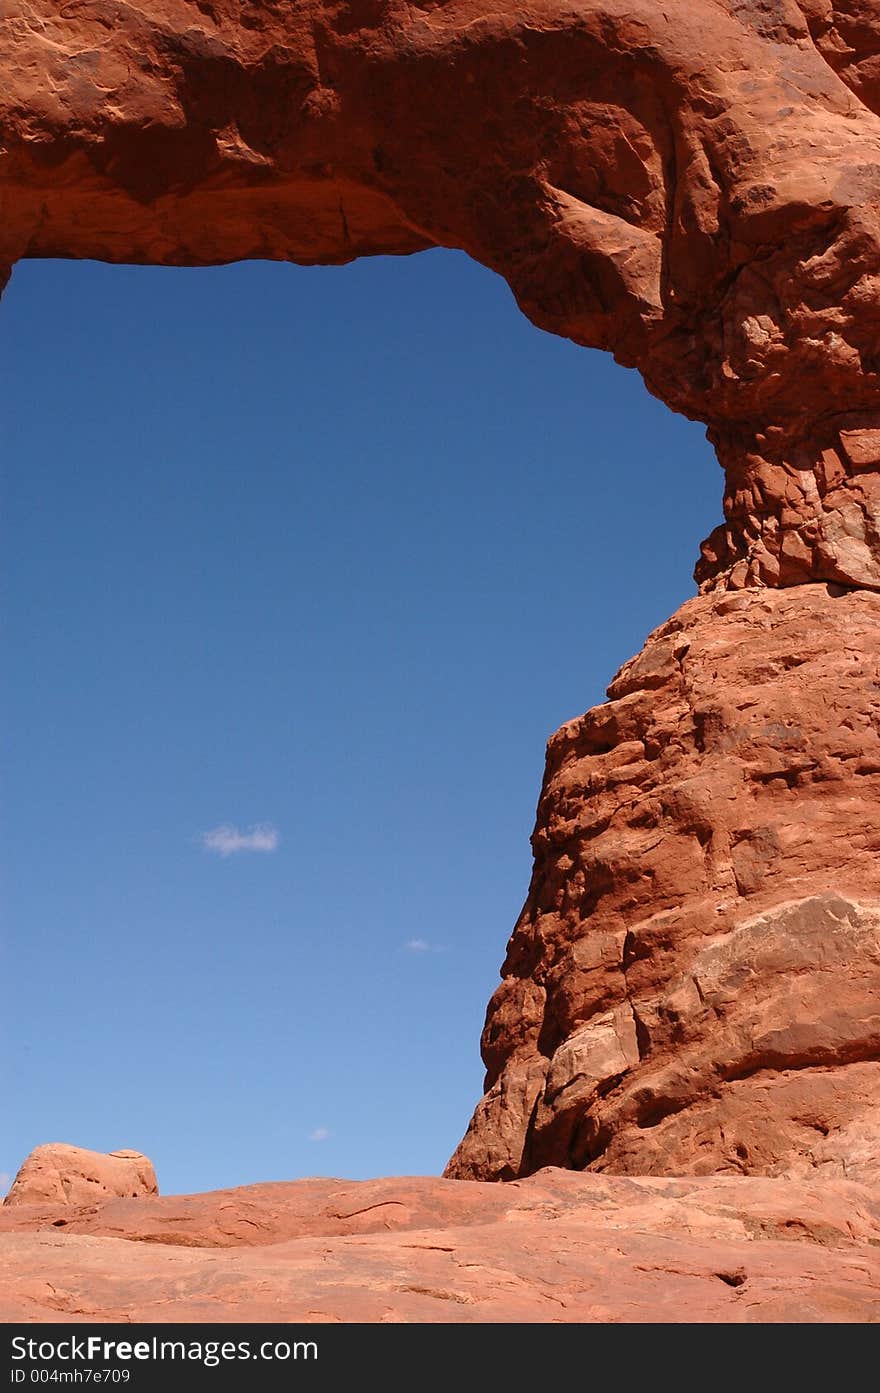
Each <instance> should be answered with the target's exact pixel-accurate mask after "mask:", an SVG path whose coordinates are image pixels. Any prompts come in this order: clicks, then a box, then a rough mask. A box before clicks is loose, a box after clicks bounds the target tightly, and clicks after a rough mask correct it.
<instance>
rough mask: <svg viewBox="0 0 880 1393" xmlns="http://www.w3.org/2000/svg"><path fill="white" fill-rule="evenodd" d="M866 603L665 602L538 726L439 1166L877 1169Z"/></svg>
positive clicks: (481, 1171)
mask: <svg viewBox="0 0 880 1393" xmlns="http://www.w3.org/2000/svg"><path fill="white" fill-rule="evenodd" d="M878 657H880V596H877V595H875V594H872V593H870V592H867V591H847V592H841V591H837V590H835V588H834V587H825V586H819V585H810V586H799V587H796V588H794V589H790V590H748V591H744V592H742V593H740V594H736V595H730V594H727V595H706V596H702V597H698V598H697V599H694V600H691V601H689V602H688V603H687V604H685V605H683V606H682V608H681V609H680V610H679V611H678V613H677V614H676V615H674V616H673V618H672V619H670V620H669V621H668V623H666V624H664V625H663V626H662V627H661V628H660V629H658V630H657V631H656V632H655V633H654V634H653V635H652V636H651V638H650V639H649V640H648V642H647V644H646V645H645V647H644V649H643V650H642V652H641V653H640V654H639V655H638V657H637V658H635V659H633V661H632V662H630V663H627V664H626V665H625V666H624V667H623V668H622V669H621V671H620V672H619V673H618V675H617V676H616V678H615V679H614V681H613V682H612V683H611V686H610V688H609V696H610V700H609V701H608V703H607V704H606V705H603V706H598V707H595V708H594V709H593V710H591V711H588V712H587V713H586V715H584V716H581V717H580V718H579V719H577V720H575V721H571V722H570V723H569V724H568V725H566V726H563V727H562V729H561V730H560V731H558V732H557V733H556V735H554V736H553V738H552V739H551V741H550V743H549V746H548V753H547V768H546V774H545V779H544V787H543V791H542V794H541V800H540V804H539V808H538V819H537V827H536V830H535V834H534V838H533V845H534V853H535V869H534V875H533V879H532V885H531V889H530V892H529V897H528V900H527V902H526V905H525V908H524V909H523V912H522V915H521V917H520V920H519V922H518V924H517V926H516V929H515V930H514V933H513V937H512V938H511V940H510V944H509V947H508V953H507V960H506V962H505V965H504V969H503V980H502V983H501V985H500V987H499V988H498V990H497V991H496V993H495V995H494V997H493V999H492V1002H491V1003H490V1006H489V1011H488V1015H487V1020H486V1028H485V1031H484V1034H483V1057H484V1060H485V1063H486V1068H487V1077H486V1084H487V1090H488V1091H487V1093H486V1095H485V1097H484V1099H483V1100H482V1102H481V1103H480V1104H479V1105H478V1107H477V1110H476V1113H475V1115H474V1118H473V1121H472V1123H471V1127H470V1130H469V1132H468V1134H467V1136H466V1137H465V1138H464V1140H463V1142H462V1143H461V1146H460V1147H459V1149H458V1151H457V1152H456V1155H455V1156H454V1157H453V1159H452V1161H451V1162H450V1166H449V1170H448V1174H450V1175H456V1176H475V1177H479V1178H483V1179H486V1178H492V1177H494V1178H507V1177H510V1176H514V1175H520V1174H523V1173H528V1172H529V1171H531V1170H534V1169H536V1168H537V1167H540V1166H543V1165H547V1164H555V1165H569V1166H573V1167H578V1168H580V1167H588V1168H591V1169H593V1170H611V1171H616V1172H625V1173H628V1174H696V1175H700V1174H707V1173H709V1172H717V1171H729V1172H741V1173H744V1174H755V1173H759V1174H767V1175H781V1174H788V1175H804V1174H810V1173H815V1172H820V1173H829V1174H837V1175H842V1176H850V1177H858V1178H861V1179H864V1180H868V1179H874V1180H876V1179H878V1178H880V818H878V816H877V812H878V808H880V663H878Z"/></svg>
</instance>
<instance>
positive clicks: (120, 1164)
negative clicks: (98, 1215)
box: [3, 1142, 159, 1205]
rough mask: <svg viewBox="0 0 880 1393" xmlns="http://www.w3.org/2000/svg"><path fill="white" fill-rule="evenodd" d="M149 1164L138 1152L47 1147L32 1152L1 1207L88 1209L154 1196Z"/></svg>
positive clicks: (156, 1190) (153, 1177)
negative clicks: (93, 1205) (113, 1201)
mask: <svg viewBox="0 0 880 1393" xmlns="http://www.w3.org/2000/svg"><path fill="white" fill-rule="evenodd" d="M158 1193H159V1186H158V1184H157V1183H156V1172H155V1171H154V1170H153V1163H152V1162H151V1161H150V1160H149V1159H148V1157H146V1156H143V1155H142V1154H141V1153H140V1151H111V1152H109V1153H105V1152H103V1151H87V1150H86V1149H85V1148H84V1147H81V1146H67V1145H65V1144H64V1143H63V1142H50V1143H49V1144H48V1145H46V1146H38V1147H36V1148H35V1149H34V1150H33V1151H32V1152H31V1154H30V1155H29V1156H28V1157H27V1159H26V1160H25V1161H24V1163H23V1164H22V1166H21V1169H20V1170H19V1172H18V1175H17V1176H16V1177H15V1180H14V1181H13V1182H12V1186H11V1188H10V1190H9V1193H8V1195H7V1196H6V1199H5V1200H4V1201H3V1203H4V1204H74V1205H76V1204H89V1203H91V1202H92V1201H94V1200H102V1199H111V1198H123V1199H135V1198H137V1197H139V1196H148V1195H158Z"/></svg>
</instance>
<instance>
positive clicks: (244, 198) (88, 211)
mask: <svg viewBox="0 0 880 1393" xmlns="http://www.w3.org/2000/svg"><path fill="white" fill-rule="evenodd" d="M0 63H2V70H3V77H4V81H3V84H2V95H0V152H2V153H0V196H2V219H0V263H2V262H6V263H8V264H11V263H12V262H14V261H15V260H16V259H17V258H19V257H22V256H75V257H82V256H87V257H98V258H101V259H104V260H109V261H136V262H156V263H162V264H171V263H174V264H182V265H196V264H208V263H215V262H222V261H228V260H232V259H235V258H240V257H271V258H276V259H281V260H294V261H301V262H342V261H348V260H351V259H352V258H353V257H356V256H359V255H369V254H374V253H378V252H391V253H401V252H411V251H417V250H419V249H421V248H425V247H430V246H448V247H460V248H463V249H464V250H466V251H468V252H469V253H470V254H471V255H472V256H474V257H476V258H477V259H478V260H480V261H482V262H484V263H485V264H486V265H487V266H490V267H492V268H493V269H494V270H496V271H498V272H500V274H501V275H503V276H505V277H506V278H507V280H508V281H509V283H510V285H511V287H512V289H513V292H514V294H515V295H516V297H517V299H518V301H519V303H520V305H521V306H522V308H523V310H524V311H525V313H526V314H528V315H529V316H530V317H531V318H532V319H533V320H534V322H535V323H536V324H539V325H541V326H542V327H544V328H546V329H550V330H552V331H553V332H554V333H559V334H564V335H567V336H569V337H570V338H572V339H574V340H575V341H576V342H578V343H582V344H588V345H592V346H595V347H600V348H608V349H611V350H612V351H613V352H614V353H615V355H616V356H617V358H618V359H619V360H620V361H621V362H623V363H626V364H628V365H633V366H637V367H638V368H639V369H640V370H641V371H642V372H643V373H644V375H645V379H646V381H647V383H648V385H649V387H650V389H651V391H652V392H654V393H656V394H657V395H658V396H660V397H661V398H662V399H663V400H664V401H666V402H668V403H669V404H670V405H671V406H672V407H673V408H674V409H675V410H677V411H683V412H685V413H686V414H688V415H690V416H692V417H696V418H698V419H700V420H704V421H705V422H706V423H707V424H708V426H709V431H710V437H711V439H712V440H713V442H714V443H715V445H716V446H717V449H718V453H719V456H720V459H721V462H722V464H723V465H724V467H725V469H726V471H727V491H726V496H725V512H726V517H727V522H726V524H725V526H724V527H722V528H719V529H718V530H717V531H716V532H715V533H713V535H712V537H711V538H710V539H709V541H708V542H707V543H706V544H705V545H704V549H703V557H702V560H701V562H700V564H699V567H698V576H699V579H700V583H701V584H702V585H703V586H705V587H713V586H719V585H720V586H730V587H734V588H736V587H742V586H744V585H750V584H755V583H758V582H761V583H766V584H771V585H782V586H785V585H792V584H796V583H799V582H802V581H805V580H809V579H822V580H831V581H841V582H846V583H849V584H855V585H860V586H869V587H873V588H875V589H876V588H880V562H878V557H877V547H876V542H877V537H878V531H880V468H878V462H877V460H876V458H871V457H870V456H871V448H873V447H869V445H868V444H867V442H869V441H871V440H873V439H874V438H875V436H876V433H877V431H878V430H880V360H878V351H877V343H878V330H880V118H878V113H880V18H878V14H877V10H876V7H875V6H871V5H869V4H867V3H866V0H802V3H800V4H798V3H795V0H774V3H773V4H772V5H770V4H768V3H766V0H668V3H666V4H664V5H658V4H656V3H655V0H582V3H579V4H578V5H576V6H571V5H568V4H564V3H561V0H548V2H547V3H542V4H541V5H534V4H525V5H524V4H522V3H520V0H517V2H516V3H512V0H497V3H496V4H495V6H494V7H489V8H488V9H487V7H486V6H485V4H482V3H477V0H450V3H446V4H435V3H433V0H424V3H419V4H416V5H411V4H404V3H402V0H387V3H383V4H382V5H379V6H376V5H372V4H367V3H365V0H356V3H352V4H346V5H344V6H334V5H331V4H328V3H325V0H293V3H291V4H287V5H283V6H278V5H271V6H270V5H254V4H249V5H245V6H244V7H243V6H242V5H241V4H239V3H238V0H206V3H204V4H198V5H194V4H192V3H189V0H160V3H158V4H156V5H151V6H149V7H147V8H144V7H140V8H138V7H135V6H133V5H131V4H129V3H128V0H74V3H71V4H67V5H64V6H59V5H58V4H56V3H53V0H9V3H8V4H7V6H6V9H5V18H4V24H3V30H2V37H0ZM859 437H861V442H862V443H859ZM857 457H859V458H858V459H857Z"/></svg>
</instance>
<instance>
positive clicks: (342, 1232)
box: [0, 1170, 880, 1324]
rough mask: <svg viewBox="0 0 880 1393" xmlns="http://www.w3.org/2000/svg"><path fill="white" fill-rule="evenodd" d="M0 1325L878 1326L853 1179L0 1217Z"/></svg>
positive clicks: (874, 1270) (300, 1186)
mask: <svg viewBox="0 0 880 1393" xmlns="http://www.w3.org/2000/svg"><path fill="white" fill-rule="evenodd" d="M0 1293H2V1295H0V1320H3V1321H16V1320H17V1321H27V1322H41V1321H49V1322H58V1321H85V1322H88V1323H89V1324H93V1323H94V1322H96V1321H115V1322H123V1321H159V1322H167V1321H197V1322H198V1321H221V1322H226V1321H240V1322H246V1321H286V1322H299V1321H310V1322H315V1323H321V1322H327V1321H374V1322H419V1323H422V1322H443V1323H448V1322H453V1321H454V1322H497V1321H501V1322H512V1321H517V1322H518V1321H529V1322H535V1321H539V1322H560V1321H651V1322H657V1321H712V1322H723V1323H725V1324H739V1323H744V1322H767V1321H785V1322H788V1321H798V1322H811V1321H849V1322H852V1321H876V1320H878V1319H880V1204H878V1201H877V1196H876V1193H873V1192H872V1191H870V1190H867V1189H865V1188H864V1187H863V1186H860V1185H858V1184H855V1183H853V1182H846V1181H833V1180H819V1181H812V1182H807V1181H803V1182H798V1181H788V1180H785V1181H783V1180H767V1179H759V1180H747V1179H743V1178H742V1177H739V1178H736V1179H731V1178H730V1177H727V1176H720V1177H712V1178H709V1179H702V1180H651V1179H643V1180H630V1179H627V1178H624V1177H609V1176H599V1175H573V1174H572V1173H571V1172H566V1171H559V1170H556V1171H544V1172H542V1173H541V1175H539V1176H535V1177H532V1178H531V1179H529V1180H527V1181H523V1182H513V1183H512V1184H510V1185H505V1186H498V1185H480V1184H475V1183H468V1182H466V1181H463V1182H457V1183H452V1182H449V1181H443V1180H435V1179H428V1178H421V1179H403V1180H400V1179H398V1180H372V1181H365V1182H361V1183H351V1182H346V1181H342V1180H306V1181H299V1182H296V1183H292V1184H276V1185H255V1186H250V1187H248V1188H246V1189H242V1190H225V1191H223V1190H221V1191H218V1192H217V1193H216V1194H209V1195H191V1196H183V1197H171V1198H164V1199H156V1198H154V1199H138V1200H118V1199H117V1200H105V1201H101V1202H100V1203H97V1204H95V1203H92V1204H90V1205H88V1206H86V1207H84V1208H78V1209H73V1208H71V1207H70V1206H69V1205H68V1206H64V1207H62V1208H58V1207H57V1206H56V1207H54V1208H53V1207H52V1206H51V1205H48V1204H45V1203H43V1204H31V1205H17V1206H15V1207H14V1208H11V1209H10V1208H5V1209H0Z"/></svg>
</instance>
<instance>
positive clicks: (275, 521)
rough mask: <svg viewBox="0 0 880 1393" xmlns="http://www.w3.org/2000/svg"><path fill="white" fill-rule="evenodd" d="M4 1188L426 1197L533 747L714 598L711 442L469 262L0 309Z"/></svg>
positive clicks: (236, 270) (516, 898)
mask: <svg viewBox="0 0 880 1393" xmlns="http://www.w3.org/2000/svg"><path fill="white" fill-rule="evenodd" d="M0 316H2V321H3V328H2V335H0V345H2V346H0V352H2V373H0V384H2V385H0V419H2V439H3V451H2V455H3V498H4V509H3V511H4V518H5V521H4V524H3V533H4V535H3V551H4V555H5V562H4V568H3V580H2V586H3V616H4V617H3V635H4V649H5V658H6V662H5V668H6V676H5V678H4V686H3V697H2V702H3V733H4V755H3V761H4V769H5V777H4V797H3V847H4V852H3V898H4V924H3V931H2V983H3V985H2V1002H0V1005H2V1019H3V1042H2V1048H3V1055H4V1062H5V1068H4V1074H5V1078H6V1088H5V1098H4V1107H3V1115H2V1124H0V1172H5V1173H7V1174H10V1173H14V1170H15V1168H16V1167H17V1165H18V1164H19V1163H20V1161H21V1160H22V1159H23V1157H24V1156H25V1154H26V1153H27V1152H28V1151H29V1150H30V1148H31V1147H33V1146H35V1145H37V1144H38V1143H39V1142H44V1141H55V1140H60V1141H69V1142H73V1143H76V1144H78V1145H82V1146H88V1147H94V1148H96V1149H99V1150H110V1149H114V1148H116V1147H137V1148H139V1149H141V1150H143V1151H145V1152H146V1153H147V1154H148V1155H149V1156H151V1157H152V1159H153V1161H154V1162H155V1165H156V1168H157V1172H158V1175H159V1183H160V1187H161V1188H162V1189H163V1190H164V1191H166V1192H171V1191H185V1190H197V1189H209V1188H214V1187H218V1186H224V1185H235V1184H244V1183H247V1182H250V1181H256V1180H268V1179H284V1178H292V1177H296V1176H301V1175H313V1174H332V1175H344V1176H350V1177H361V1176H368V1175H380V1174H406V1173H435V1172H438V1171H439V1170H440V1169H441V1168H442V1166H443V1164H444V1162H445V1160H446V1158H447V1157H448V1155H449V1154H450V1152H451V1151H452V1149H453V1148H454V1146H455V1145H456V1144H457V1142H458V1140H459V1137H460V1135H461V1133H462V1132H463V1130H464V1128H465V1125H466V1123H467V1121H468V1118H469V1116H470V1112H471V1109H472V1107H473V1104H474V1103H475V1101H476V1099H477V1097H478V1096H479V1094H480V1091H481V1082H482V1066H481V1063H480V1059H479V1034H480V1029H481V1027H482V1021H483V1013H484V1010H485V1006H486V1002H487V1000H488V998H489V995H490V993H491V992H492V990H493V989H494V986H495V984H496V982H497V980H498V969H499V966H500V964H501V961H502V958H503V954H504V948H505V944H506V941H507V938H508V935H509V933H510V931H511V928H512V926H513V923H514V920H515V918H516V916H517V914H518V912H519V909H520V906H521V903H522V900H523V898H524V896H525V892H526V889H527V885H528V879H529V872H530V851H529V842H528V838H529V833H530V832H531V829H532V825H533V821H534V812H535V803H536V799H537V795H538V791H539V787H540V780H541V771H542V763H543V750H544V743H545V741H546V739H547V737H548V736H549V735H550V733H551V732H552V731H553V730H554V729H555V728H556V727H557V726H559V725H560V724H561V723H562V722H563V721H565V720H567V719H569V718H570V717H572V716H575V715H577V714H578V713H579V712H581V711H583V710H584V709H585V708H586V707H587V706H590V705H592V704H594V703H596V702H597V701H600V700H602V699H603V697H604V689H605V687H606V685H607V683H608V681H609V680H610V678H611V676H612V674H613V673H614V671H615V669H616V668H617V667H618V666H619V665H620V663H621V662H623V661H624V660H625V659H626V658H628V657H629V656H631V654H632V653H633V652H635V651H636V650H637V648H638V647H639V646H640V644H641V643H642V641H643V639H644V637H645V635H646V634H647V633H648V631H649V630H650V629H651V628H652V627H654V626H655V625H656V624H658V623H660V622H661V621H662V620H663V619H664V618H665V617H666V616H667V615H668V614H669V613H670V612H671V611H672V610H673V609H674V608H675V607H676V606H677V605H678V604H679V603H681V601H682V600H684V599H686V598H687V597H688V596H689V595H691V594H692V593H693V582H692V580H691V570H692V567H693V563H694V560H695V557H696V552H697V545H698V542H699V540H700V538H701V537H703V536H704V535H705V534H706V533H707V532H708V531H709V530H710V529H711V527H712V526H714V525H715V523H716V522H717V521H719V519H720V494H721V476H720V471H719V470H718V468H717V465H716V463H715V460H714V456H713V455H712V453H711V451H710V449H709V447H708V445H707V444H706V442H705V439H704V436H703V431H702V427H700V426H699V425H696V424H693V423H689V422H687V421H685V420H683V419H682V418H680V417H676V416H673V415H672V413H671V412H669V411H668V410H667V409H666V408H665V407H664V406H662V405H661V404H660V403H659V402H657V401H655V400H654V399H653V398H651V397H650V396H649V395H648V393H647V392H646V390H645V388H644V386H643V384H642V382H641V379H640V378H639V377H638V376H637V375H636V374H635V373H633V372H628V371H625V370H624V369H621V368H619V367H617V366H616V365H615V364H614V363H613V362H612V360H611V359H610V358H609V357H608V356H606V355H602V354H598V353H593V352H587V351H585V350H583V349H578V348H575V347H574V346H573V345H572V344H570V343H567V342H565V341H563V340H560V339H554V338H552V337H550V336H549V335H546V334H542V333H540V332H539V331H538V330H536V329H534V328H533V327H532V326H531V325H530V324H529V323H528V322H527V321H526V320H525V319H524V318H523V317H522V316H521V315H520V313H519V311H518V310H517V308H516V306H515V304H514V301H513V299H512V297H511V295H510V292H509V291H508V289H507V287H506V286H505V284H504V282H503V281H501V280H500V279H499V278H498V277H496V276H494V275H492V274H491V273H490V272H488V271H486V270H484V269H483V268H481V267H478V266H476V265H475V264H474V263H472V262H470V261H469V260H468V259H467V258H466V257H464V256H463V255H461V254H459V253H452V252H439V251H436V252H430V253H425V254H423V255H421V256H418V257H411V258H407V259H400V260H398V259H393V258H380V259H376V260H372V261H364V262H359V263H356V264H354V265H352V266H349V267H344V268H310V269H304V268H298V267H291V266H277V265H271V264H267V263H252V264H246V265H238V266H232V267H223V268H217V269H211V270H170V269H164V268H142V267H109V266H102V265H97V264H94V263H78V264H77V263H64V262H44V263H37V262H34V263H23V264H21V265H20V266H19V267H18V268H17V270H16V272H15V274H14V276H13V279H12V282H11V284H10V287H9V289H8V291H7V293H6V295H5V296H4V299H3V303H2V305H0Z"/></svg>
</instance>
